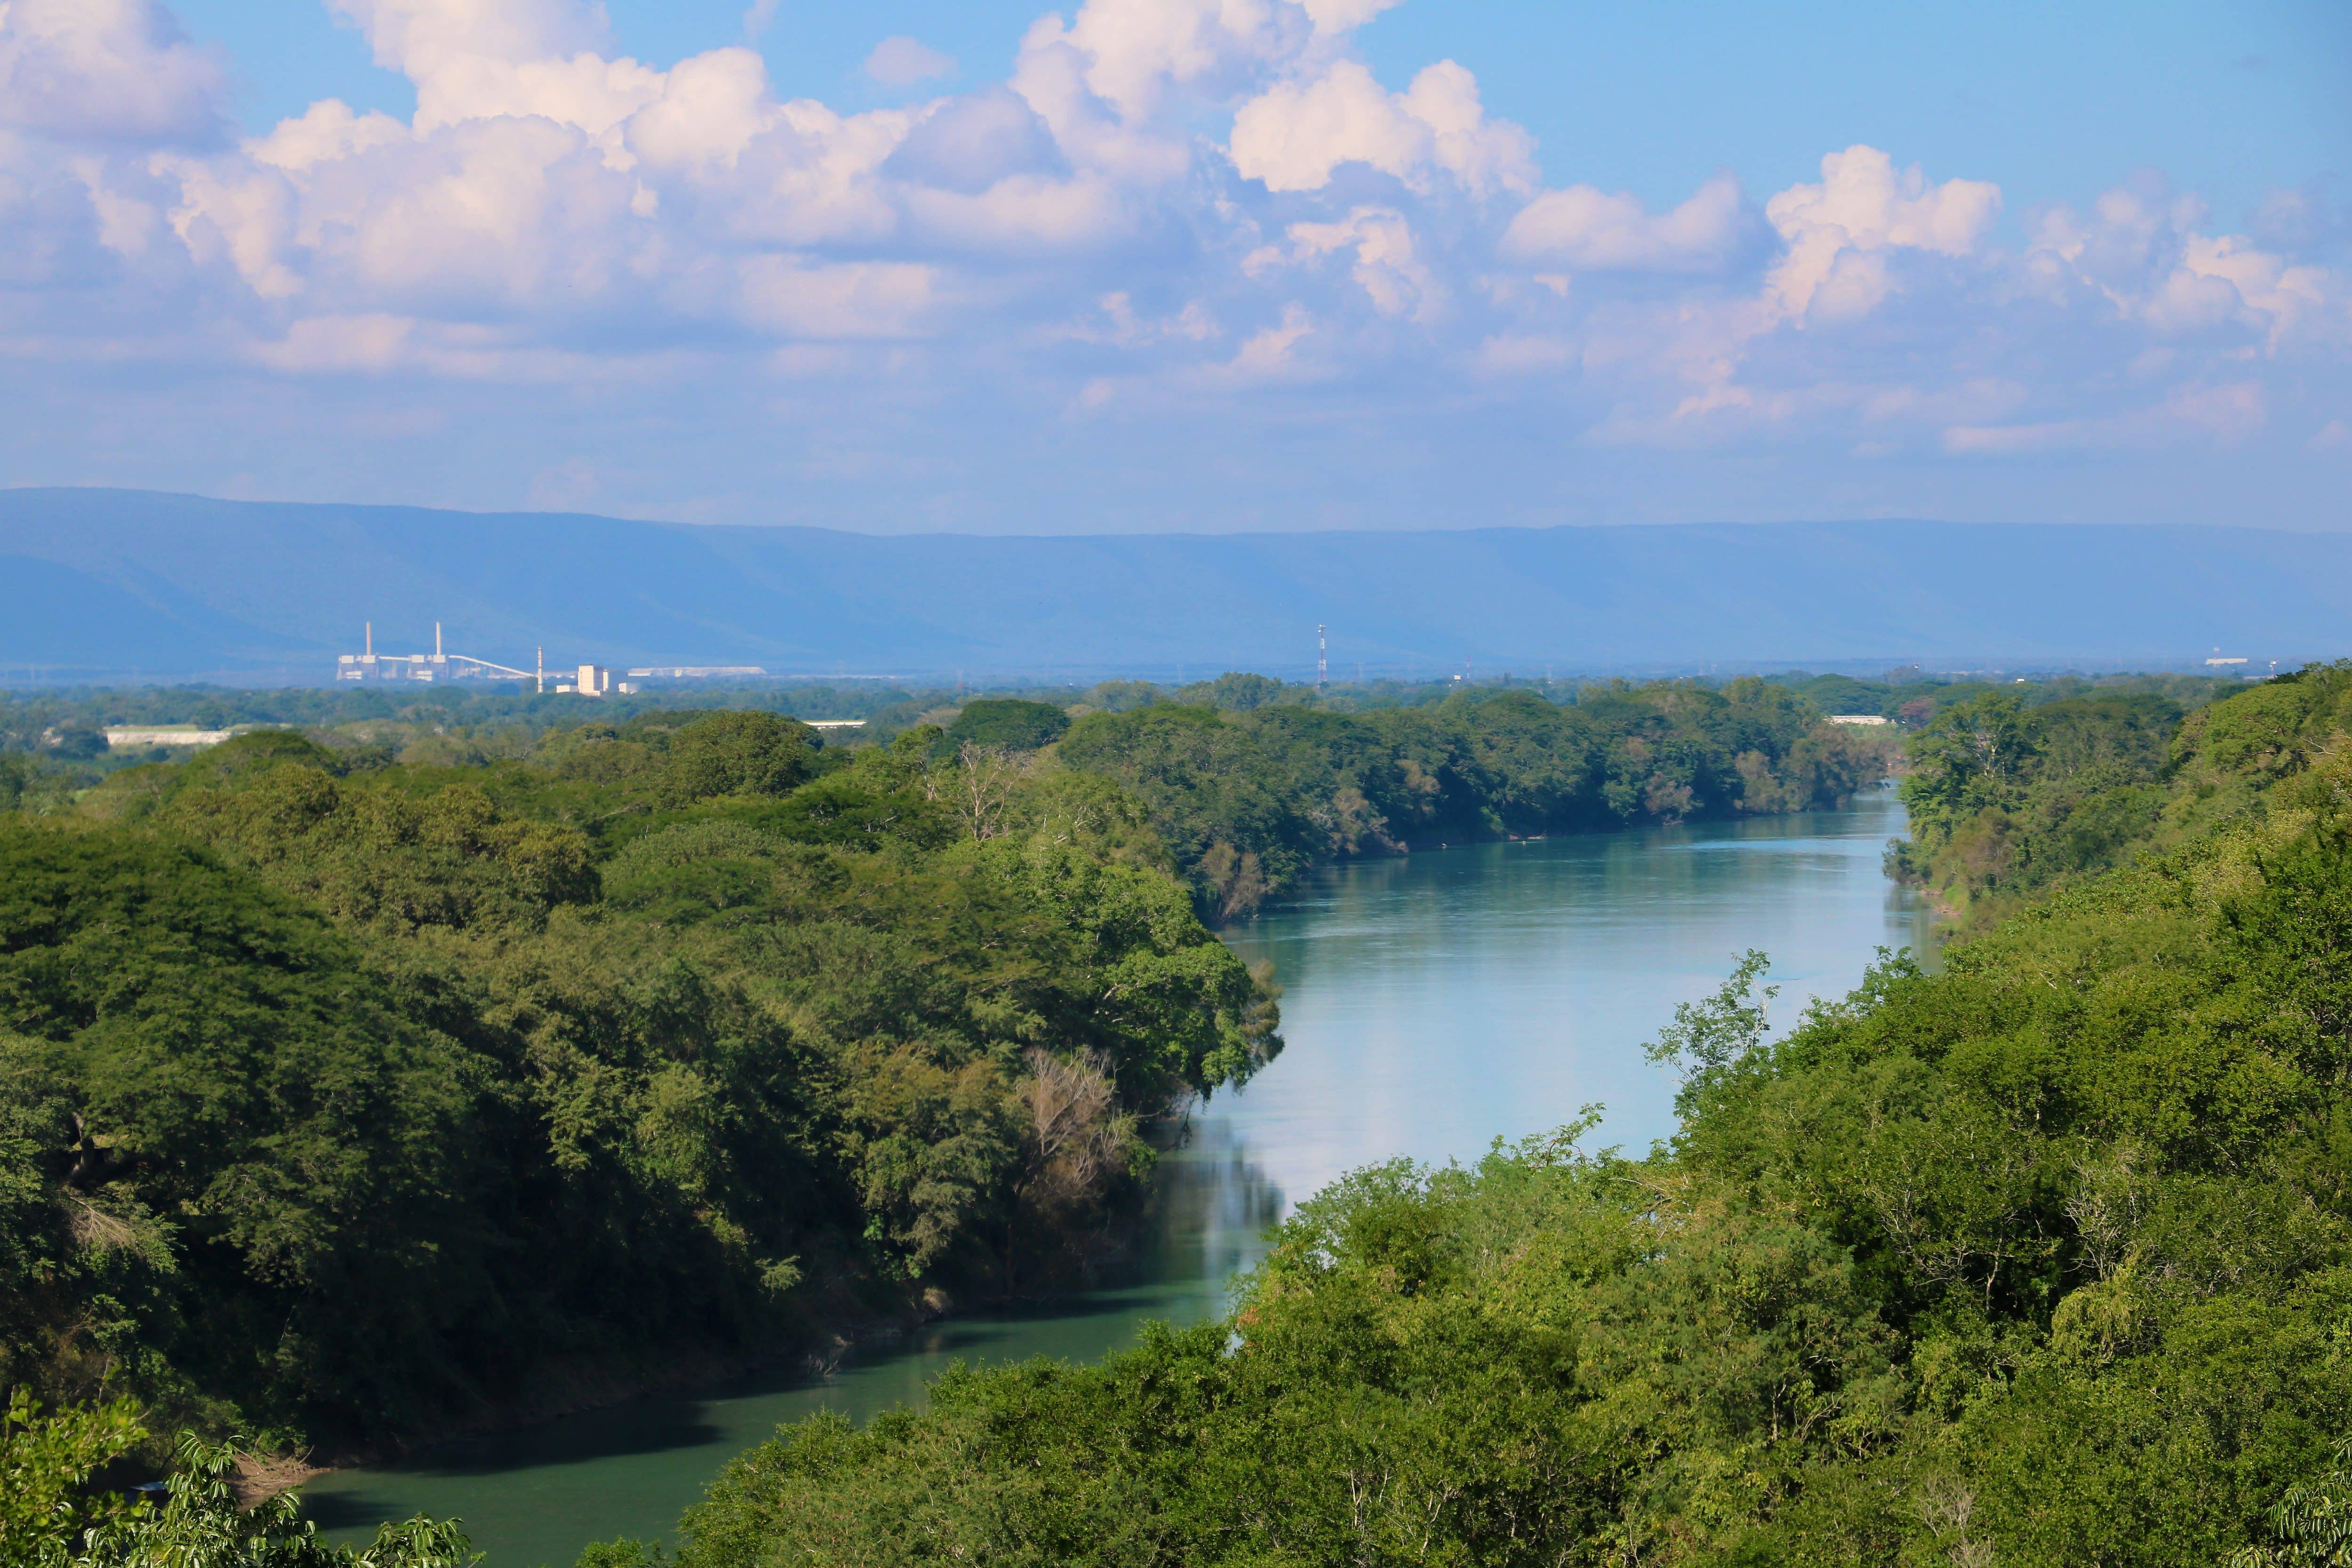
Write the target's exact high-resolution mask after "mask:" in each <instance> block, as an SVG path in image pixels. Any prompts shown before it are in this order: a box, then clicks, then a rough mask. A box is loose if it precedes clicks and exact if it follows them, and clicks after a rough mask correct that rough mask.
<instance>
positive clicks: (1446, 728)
mask: <svg viewBox="0 0 2352 1568" xmlns="http://www.w3.org/2000/svg"><path fill="white" fill-rule="evenodd" d="M1229 679H1230V678H1229ZM1886 733H1887V732H1886V731H1873V730H1868V729H1862V728H1856V727H1847V726H1837V725H1831V724H1827V723H1824V722H1823V721H1822V712H1821V710H1819V709H1817V708H1815V707H1814V706H1813V705H1812V704H1811V702H1810V701H1808V700H1806V699H1804V698H1803V697H1802V696H1801V695H1799V694H1797V693H1796V692H1793V691H1791V690H1790V689H1787V688H1785V687H1781V686H1777V685H1774V684H1771V683H1769V682H1767V681H1764V680H1760V679H1755V678H1752V677H1751V678H1748V679H1742V680H1735V681H1732V682H1731V683H1730V684H1729V685H1728V686H1727V687H1726V688H1724V689H1721V690H1717V689H1712V688H1710V687H1707V686H1705V685H1701V684H1697V683H1695V682H1662V683H1658V684H1655V685H1650V686H1629V685H1622V684H1620V685H1612V686H1598V687H1586V688H1584V689H1582V690H1581V691H1580V692H1579V693H1577V700H1575V702H1573V703H1572V704H1562V703H1559V702H1554V701H1550V700H1546V699H1545V698H1543V697H1542V696H1540V695H1538V694H1537V693H1535V692H1533V691H1528V690H1523V689H1507V688H1505V689H1496V688H1482V689H1474V690H1468V691H1461V692H1457V693H1454V694H1453V695H1449V696H1447V697H1445V698H1444V699H1442V700H1439V701H1436V702H1433V703H1429V704H1425V705H1420V706H1413V707H1402V706H1400V707H1393V708H1385V709H1375V710H1370V711H1368V712H1363V713H1356V714H1349V713H1339V712H1331V711H1327V710H1320V709H1317V708H1313V707H1308V706H1304V705H1297V704H1286V703H1273V704H1267V705H1263V706H1257V707H1253V708H1250V709H1247V710H1219V709H1216V708H1213V707H1205V706H1193V705H1190V704H1182V703H1151V704H1147V705H1144V706H1140V707H1137V708H1135V709H1132V710H1129V711H1126V712H1122V713H1111V712H1097V713H1091V714H1087V715H1086V716H1084V717H1082V718H1080V719H1079V720H1078V721H1076V723H1074V724H1072V725H1071V726H1070V728H1069V730H1068V731H1067V732H1066V734H1064V735H1063V736H1062V738H1061V741H1060V742H1059V745H1058V747H1057V750H1058V752H1059V753H1060V757H1061V760H1062V762H1063V763H1064V764H1066V766H1068V767H1071V768H1073V769H1077V770H1081V771H1084V772H1087V773H1099V774H1101V775H1103V776H1104V777H1106V778H1109V779H1114V780H1116V781H1118V783H1119V784H1122V785H1124V786H1125V787H1126V788H1127V789H1129V790H1130V791H1132V792H1133V793H1134V794H1135V795H1137V796H1138V797H1139V798H1140V799H1141V800H1142V801H1144V802H1145V804H1146V805H1148V806H1149V807H1150V812H1151V817H1152V822H1153V825H1154V826H1156V827H1157V828H1158V829H1159V831H1160V834H1161V836H1162V837H1164V838H1165V839H1166V840H1167V842H1168V844H1169V846H1170V847H1171V849H1172V850H1173V851H1174V852H1175V855H1176V858H1177V863H1178V864H1179V865H1180V866H1181V867H1182V868H1183V869H1184V872H1185V874H1186V876H1187V877H1188V878H1189V879H1191V881H1192V886H1193V889H1194V890H1195V892H1196V894H1197V895H1198V896H1199V898H1200V900H1201V902H1202V908H1203V909H1204V910H1207V911H1210V912H1212V913H1213V914H1214V915H1215V916H1217V917H1219V918H1223V919H1233V918H1234V917H1236V916H1240V915H1245V914H1247V913H1249V912H1250V911H1252V910H1255V909H1256V908H1257V907H1258V905H1259V904H1260V903H1261V902H1262V901H1263V900H1265V899H1266V898H1267V897H1269V896H1272V895H1276V894H1278V893H1280V892H1281V891H1283V890H1284V889H1286V888H1288V887H1290V886H1292V885H1293V884H1295V883H1296V881H1297V879H1298V877H1299V876H1300V875H1301V873H1303V872H1305V871H1306V870H1307V868H1310V867H1312V866H1314V865H1317V864H1318V863H1321V862H1325V861H1328V860H1333V859H1339V858H1349V857H1354V856H1360V855H1368V854H1393V853H1396V852H1397V851H1399V850H1402V849H1405V848H1409V847H1435V846H1438V845H1442V844H1446V843H1454V844H1459V843H1465V842H1468V841H1471V840H1475V839H1482V838H1502V837H1532V836H1536V835H1540V834H1548V833H1563V832H1576V831H1592V830H1598V829H1604V828H1614V827H1623V826H1629V825H1633V824H1641V823H1658V822H1679V821H1683V820H1685V819H1686V818H1690V817H1703V816H1727V815H1729V814H1731V813H1734V812H1770V813H1780V812H1790V811H1804V810H1808V809H1811V808H1812V807H1815V806H1828V805H1842V804H1843V802H1844V801H1845V800H1846V799H1847V798H1848V797H1849V796H1851V795H1853V792H1854V791H1855V790H1857V789H1859V788H1861V787H1863V786H1864V785H1865V784H1871V783H1874V782H1875V781H1876V780H1878V779H1881V778H1883V777H1885V774H1886V772H1887V769H1888V766H1889V764H1890V763H1891V762H1892V761H1893V757H1892V756H1891V754H1890V752H1889V750H1888V747H1887V744H1886V739H1885V737H1886Z"/></svg>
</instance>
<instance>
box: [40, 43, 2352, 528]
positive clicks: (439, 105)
mask: <svg viewBox="0 0 2352 1568" xmlns="http://www.w3.org/2000/svg"><path fill="white" fill-rule="evenodd" d="M1050 15H1052V14H1050V13H1047V12H1045V11H1044V10H1042V9H1041V8H1039V7H1037V6H1034V5H1004V4H999V3H995V0H986V3H967V4H960V5H866V6H859V7H847V6H838V5H832V6H817V5H806V4H801V3H798V0H780V3H778V4H775V5H772V6H766V7H761V6H759V5H755V6H753V7H752V9H751V11H749V12H747V11H746V10H745V8H744V6H743V5H740V4H713V3H710V0H670V3H668V4H650V3H646V0H609V3H608V4H607V5H605V6H604V7H603V8H602V9H601V10H599V9H597V8H595V7H593V6H588V5H581V4H579V3H578V0H331V4H322V3H320V0H173V4H171V5H168V6H167V5H163V4H161V3H159V0H17V4H16V5H14V6H12V7H11V8H10V9H9V10H8V12H7V13H6V14H5V20H0V84H5V87H6V89H7V90H6V91H5V92H0V127H5V129H0V135H5V140H0V221H5V222H6V223H7V224H8V225H9V226H10V229H11V232H14V233H16V235H18V236H19V237H20V240H21V243H20V244H19V245H17V246H16V247H15V248H16V252H17V256H16V260H15V261H14V262H13V263H9V264H7V265H6V266H5V268H0V287H5V293H0V347H5V349H6V350H7V351H8V352H7V353H5V354H0V388H5V391H0V396H5V399H6V402H5V406H6V407H7V408H8V410H9V412H10V418H9V419H8V421H7V422H6V424H5V435H0V482H5V483H50V482H66V483H120V484H135V485H146V486H153V487H157V488H169V489H192V490H202V491H207V492H211V493H231V494H244V495H254V496H267V497H276V498H284V499H319V500H324V499H336V500H399V501H413V502H420V503H425V504H436V505H454V506H464V507H475V508H486V509H488V508H509V507H531V506H541V507H581V508H586V509H591V510H610V511H616V512H625V513H629V514H633V515H642V516H654V517H677V518H681V519H698V520H710V521H741V522H759V521H792V522H812V523H823V524H825V525H828V526H838V527H846V528H856V529H870V530H883V531H904V530H908V529H922V528H950V529H972V530H985V531H1093V530H1132V529H1147V528H1188V529H1192V528H1206V529H1223V528H1258V527H1285V528H1288V527H1335V526H1357V527H1381V528H1393V527H1412V526H1463V525H1469V524H1475V523H1484V522H1496V523H1508V524H1517V525H1525V524H1538V523H1545V522H1554V521H1568V522H1641V521H1673V520H1696V519H1729V520H1734V521H1739V520H1754V519H1763V518H1774V517H1803V518H1835V517H1861V516H1938V517H1955V518H1964V519H1965V518H1982V519H2003V520H2018V521H2032V520H2036V519H2049V520H2052V521H2058V520H2067V521H2132V520H2135V519H2142V518H2147V519H2160V520H2163V521H2218V522H2230V523H2256V524H2272V525H2276V526H2285V527H2295V528H2332V527H2341V526H2346V525H2347V524H2352V517H2347V515H2346V508H2345V505H2344V502H2343V497H2344V496H2345V495H2347V493H2352V374H2347V369H2352V366H2347V359H2352V7H2347V6H2344V5H2340V4H2334V5H2324V4H2276V3H2274V4H2240V5H2178V4H2174V5H2166V4H2154V3H2142V4H2138V5H2104V4H2075V5H2063V6H2053V5H2019V4H2002V5H1967V6H1961V5H1912V6H1900V7H1894V6H1885V5H1872V6H1864V5H1814V6H1808V7H1802V8H1797V7H1759V6H1754V5H1727V4H1706V5H1672V6H1648V7H1640V6H1608V7H1601V6H1565V5H1530V4H1506V3H1502V0H1454V3H1453V4H1444V5H1440V4H1434V3H1433V0H1409V3H1406V4H1402V5H1392V4H1383V3H1382V0H1302V3H1300V4H1292V3H1291V0H1091V3H1090V4H1088V5H1086V6H1084V7H1082V8H1076V9H1066V10H1065V11H1064V12H1063V13H1061V14H1060V19H1059V20H1058V21H1054V22H1050V23H1041V22H1040V18H1041V17H1045V16H1050ZM885 39H895V40H897V41H896V42H894V43H892V44H890V45H889V46H888V47H886V48H884V49H883V51H882V52H881V53H880V54H878V55H877V52H876V51H877V46H879V45H882V44H883V43H884V40H885ZM1825 160H1827V162H1826V163H1825Z"/></svg>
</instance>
